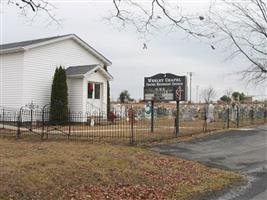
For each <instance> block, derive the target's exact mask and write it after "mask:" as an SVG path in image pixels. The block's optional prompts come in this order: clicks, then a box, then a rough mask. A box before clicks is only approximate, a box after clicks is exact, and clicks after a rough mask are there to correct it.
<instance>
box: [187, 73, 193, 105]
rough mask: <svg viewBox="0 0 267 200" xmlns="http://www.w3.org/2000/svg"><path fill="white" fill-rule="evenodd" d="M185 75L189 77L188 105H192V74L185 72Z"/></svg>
mask: <svg viewBox="0 0 267 200" xmlns="http://www.w3.org/2000/svg"><path fill="white" fill-rule="evenodd" d="M187 74H189V77H190V93H189V99H190V103H192V76H193V74H194V72H187Z"/></svg>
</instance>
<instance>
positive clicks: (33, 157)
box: [0, 137, 243, 200]
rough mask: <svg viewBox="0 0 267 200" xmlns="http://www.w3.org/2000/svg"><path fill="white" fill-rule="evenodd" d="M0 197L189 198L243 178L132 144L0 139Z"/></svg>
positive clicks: (20, 198)
mask: <svg viewBox="0 0 267 200" xmlns="http://www.w3.org/2000/svg"><path fill="white" fill-rule="evenodd" d="M0 152H1V154H0V161H1V162H0V171H1V173H0V185H1V187H0V199H4V200H5V199H19V200H23V199H44V200H46V199H49V200H50V199H192V198H194V197H196V196H198V197H199V196H202V195H206V194H207V193H208V192H210V191H214V190H220V189H222V188H225V187H228V186H229V185H231V184H234V183H236V182H237V181H240V180H243V177H242V176H240V175H238V174H235V173H231V172H225V171H222V170H218V169H210V168H207V167H205V166H203V165H201V164H198V163H194V162H191V161H185V160H182V159H177V158H174V157H170V156H163V155H160V154H157V153H153V152H150V151H147V150H145V149H141V148H137V147H127V146H119V145H113V146H112V145H109V144H100V143H99V144H91V143H88V142H83V141H76V142H75V141H45V142H44V141H40V140H39V138H38V139H33V138H30V139H27V138H24V139H21V140H15V139H11V138H6V137H2V138H0Z"/></svg>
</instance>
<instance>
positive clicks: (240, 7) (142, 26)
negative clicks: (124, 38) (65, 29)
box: [8, 0, 267, 83]
mask: <svg viewBox="0 0 267 200" xmlns="http://www.w3.org/2000/svg"><path fill="white" fill-rule="evenodd" d="M210 1H211V6H210V10H209V12H208V15H207V16H205V17H203V16H198V15H196V14H195V15H188V14H185V13H184V12H183V9H182V7H181V4H180V2H178V1H177V2H175V1H171V2H170V1H168V0H146V1H144V2H142V1H135V0H110V2H111V3H112V5H113V8H114V9H113V12H112V14H111V16H110V17H108V19H109V20H110V21H113V20H115V21H116V22H120V23H121V24H122V26H126V25H132V26H133V27H135V29H136V31H137V32H138V33H139V34H143V35H144V36H146V34H148V33H151V32H153V30H156V31H158V30H160V31H162V30H163V31H164V30H165V31H170V30H172V31H179V30H182V31H184V32H185V33H186V35H188V36H194V37H197V38H204V39H206V38H208V43H209V44H212V45H211V48H212V49H215V46H216V45H217V46H221V45H224V46H225V47H226V51H227V52H228V53H229V57H228V58H229V59H230V58H235V57H241V58H244V59H245V60H246V61H248V63H249V65H248V66H244V70H243V71H242V74H243V77H244V78H245V79H247V80H249V81H253V82H255V83H265V82H266V80H267V7H266V2H265V0H244V1H236V0H210ZM8 2H9V4H13V5H16V6H18V7H19V8H20V9H21V10H22V11H23V12H24V13H26V12H27V11H29V10H30V11H32V12H34V13H37V12H38V11H44V12H45V13H46V14H47V15H48V16H49V17H50V18H51V19H52V21H56V22H58V21H57V20H56V18H55V16H54V15H53V14H52V13H53V12H52V11H53V8H54V6H53V5H52V4H51V3H49V2H50V1H48V0H8ZM204 24H206V26H203V25H204ZM203 27H205V28H203ZM166 29H167V30H166ZM219 43H220V45H219ZM143 49H147V44H146V43H144V46H143Z"/></svg>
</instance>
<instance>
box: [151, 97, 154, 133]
mask: <svg viewBox="0 0 267 200" xmlns="http://www.w3.org/2000/svg"><path fill="white" fill-rule="evenodd" d="M153 132H154V101H151V133H153Z"/></svg>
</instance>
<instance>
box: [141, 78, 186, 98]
mask: <svg viewBox="0 0 267 200" xmlns="http://www.w3.org/2000/svg"><path fill="white" fill-rule="evenodd" d="M144 100H146V101H187V79H186V76H176V75H174V74H170V73H166V74H156V75H154V76H151V77H145V83H144Z"/></svg>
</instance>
